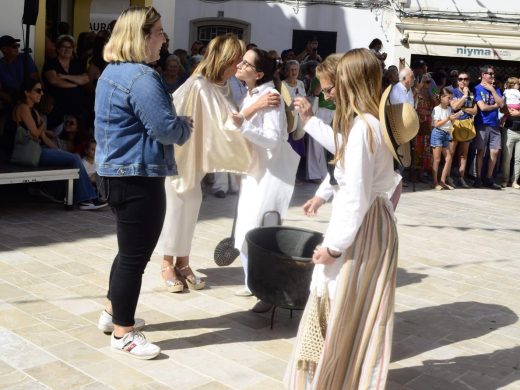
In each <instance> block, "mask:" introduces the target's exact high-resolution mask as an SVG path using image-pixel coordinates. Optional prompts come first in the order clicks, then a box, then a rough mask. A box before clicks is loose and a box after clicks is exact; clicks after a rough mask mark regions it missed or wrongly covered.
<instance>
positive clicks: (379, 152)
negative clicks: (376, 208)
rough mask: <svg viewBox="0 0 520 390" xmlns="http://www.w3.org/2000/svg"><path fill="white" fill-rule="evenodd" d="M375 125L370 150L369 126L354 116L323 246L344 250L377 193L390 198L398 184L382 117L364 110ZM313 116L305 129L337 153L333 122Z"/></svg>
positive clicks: (337, 176)
mask: <svg viewBox="0 0 520 390" xmlns="http://www.w3.org/2000/svg"><path fill="white" fill-rule="evenodd" d="M365 119H366V121H367V122H368V123H369V124H370V126H371V127H372V135H373V136H372V143H373V148H374V151H373V152H371V151H370V149H371V148H370V143H369V138H368V134H369V131H370V129H369V127H368V126H367V123H365V121H364V120H363V119H361V118H360V117H357V118H356V119H355V120H354V123H353V126H352V129H351V131H350V135H349V139H348V142H347V146H346V150H345V153H344V156H343V160H342V161H341V162H340V163H338V164H336V169H335V173H334V176H335V178H336V180H337V182H338V186H339V188H338V189H337V190H335V192H334V202H333V206H332V214H331V219H330V222H329V226H328V228H327V232H326V233H325V237H324V240H323V246H326V247H328V248H330V249H331V250H334V251H340V252H343V251H345V249H347V248H348V247H349V246H350V245H351V244H352V242H353V241H354V238H355V236H356V234H357V232H358V230H359V227H360V226H361V224H362V222H363V219H364V218H365V214H366V213H367V211H368V209H369V208H370V206H371V205H372V202H373V201H374V200H375V199H376V197H377V196H380V195H383V196H385V197H386V198H389V197H390V196H391V194H393V192H394V190H395V188H396V187H397V185H398V184H399V180H400V176H399V175H397V174H396V173H395V172H394V170H393V161H392V155H391V154H390V151H389V150H388V148H387V146H386V144H385V143H384V141H383V138H382V135H381V129H380V127H379V120H378V119H377V118H376V117H374V116H372V115H370V114H365ZM318 122H321V121H319V120H317V119H314V118H311V119H310V120H309V121H308V122H307V124H306V126H305V130H306V131H307V132H308V133H309V134H310V135H311V136H312V137H313V138H314V139H316V140H317V141H318V142H319V143H320V144H321V145H322V146H323V147H325V148H326V149H327V150H329V151H330V152H331V153H335V146H334V136H333V133H332V129H331V128H330V126H327V125H325V124H323V122H321V123H322V125H320V124H319V123H318Z"/></svg>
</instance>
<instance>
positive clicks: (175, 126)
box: [95, 7, 192, 359]
mask: <svg viewBox="0 0 520 390" xmlns="http://www.w3.org/2000/svg"><path fill="white" fill-rule="evenodd" d="M164 41H165V39H164V33H163V29H162V25H161V20H160V15H159V14H158V13H157V11H156V10H155V9H154V8H153V7H133V8H129V9H127V10H126V11H124V12H123V13H122V14H121V16H119V18H118V20H117V22H116V25H115V27H114V30H113V32H112V36H111V38H110V40H109V42H108V43H107V45H106V47H105V51H104V58H105V60H106V61H107V62H108V63H109V65H108V66H107V67H106V68H105V70H104V71H103V73H102V75H101V77H100V78H99V80H98V84H97V88H96V103H95V111H96V119H95V135H96V141H97V148H96V166H97V170H98V173H99V175H100V176H101V177H102V178H103V184H104V186H105V192H106V194H107V195H108V202H109V203H110V205H111V206H112V209H113V210H114V213H115V215H116V221H117V241H118V247H119V251H118V254H117V255H116V257H115V259H114V262H113V264H112V269H111V271H110V280H109V291H108V294H107V298H108V299H109V301H110V302H109V304H108V305H107V308H106V310H105V311H104V312H103V313H102V314H101V317H100V319H99V323H98V328H99V329H101V330H103V331H104V332H107V333H108V332H112V337H111V348H112V350H113V351H115V352H118V353H122V354H126V355H129V356H132V357H135V358H138V359H153V358H154V357H156V356H157V355H158V354H159V353H160V351H161V350H160V348H159V347H158V346H157V345H154V344H152V343H150V342H148V341H146V338H145V337H144V336H143V334H142V333H140V332H139V329H141V328H142V327H143V326H144V321H143V320H140V319H134V315H135V310H136V306H137V301H138V298H139V293H140V290H141V281H142V275H143V272H144V270H145V268H146V265H147V263H148V261H149V260H150V256H151V254H152V252H153V249H154V247H155V245H156V244H157V240H158V238H159V234H160V233H161V229H162V226H163V221H164V213H165V209H166V199H165V192H164V177H165V176H170V175H175V174H177V168H176V165H175V160H174V155H173V144H178V145H182V144H183V143H184V142H185V141H186V140H187V139H188V138H189V136H190V134H191V128H192V121H191V119H190V118H186V117H179V116H177V115H176V113H175V110H174V109H172V105H171V99H170V96H169V95H168V93H167V90H166V88H165V86H164V84H163V82H162V81H161V77H160V76H159V74H158V73H157V72H156V71H155V70H153V69H152V68H151V67H149V66H147V65H146V63H151V62H154V61H156V60H158V59H159V52H160V49H161V45H162V44H163V42H164Z"/></svg>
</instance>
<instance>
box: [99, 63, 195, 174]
mask: <svg viewBox="0 0 520 390" xmlns="http://www.w3.org/2000/svg"><path fill="white" fill-rule="evenodd" d="M95 112H96V119H95V122H94V127H95V137H96V142H97V146H96V168H97V172H98V174H99V175H100V176H170V175H176V174H177V166H176V165H175V157H174V154H173V144H177V145H182V144H183V143H184V142H186V140H187V139H188V138H189V136H190V134H191V128H190V126H189V125H188V124H187V122H186V120H185V118H184V117H179V116H177V115H176V113H175V109H174V108H173V106H172V100H171V96H170V95H169V94H168V92H167V90H166V87H165V85H164V83H163V82H162V80H161V77H160V76H159V74H158V73H157V72H156V71H155V70H153V69H152V68H150V67H149V66H147V65H144V64H139V63H130V62H126V63H114V64H109V65H108V66H107V67H106V68H105V70H104V71H103V73H102V75H101V77H100V78H99V80H98V83H97V87H96V102H95Z"/></svg>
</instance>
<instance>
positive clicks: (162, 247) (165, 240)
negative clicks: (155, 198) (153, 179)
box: [157, 177, 202, 256]
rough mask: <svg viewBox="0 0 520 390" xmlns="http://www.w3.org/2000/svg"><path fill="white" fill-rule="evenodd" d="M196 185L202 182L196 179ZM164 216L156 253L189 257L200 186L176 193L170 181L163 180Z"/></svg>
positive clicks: (198, 209) (199, 202)
mask: <svg viewBox="0 0 520 390" xmlns="http://www.w3.org/2000/svg"><path fill="white" fill-rule="evenodd" d="M198 179H199V180H197V183H198V182H200V180H202V177H200V178H198ZM165 190H166V215H165V217H164V225H163V229H162V232H161V236H160V238H159V243H158V244H157V251H158V252H159V253H161V254H162V255H166V256H189V254H190V252H191V242H192V241H193V235H194V234H195V226H196V225H197V219H198V218H199V211H200V205H201V203H202V190H201V188H200V185H196V186H195V187H194V188H192V189H190V190H188V191H185V192H183V193H177V191H175V189H174V187H173V186H172V184H171V179H170V178H166V180H165Z"/></svg>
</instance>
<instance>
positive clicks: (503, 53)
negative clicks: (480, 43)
mask: <svg viewBox="0 0 520 390" xmlns="http://www.w3.org/2000/svg"><path fill="white" fill-rule="evenodd" d="M456 54H457V56H463V57H468V58H496V59H500V60H507V59H510V58H511V57H512V54H511V51H509V50H504V49H493V48H482V47H457V48H456Z"/></svg>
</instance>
